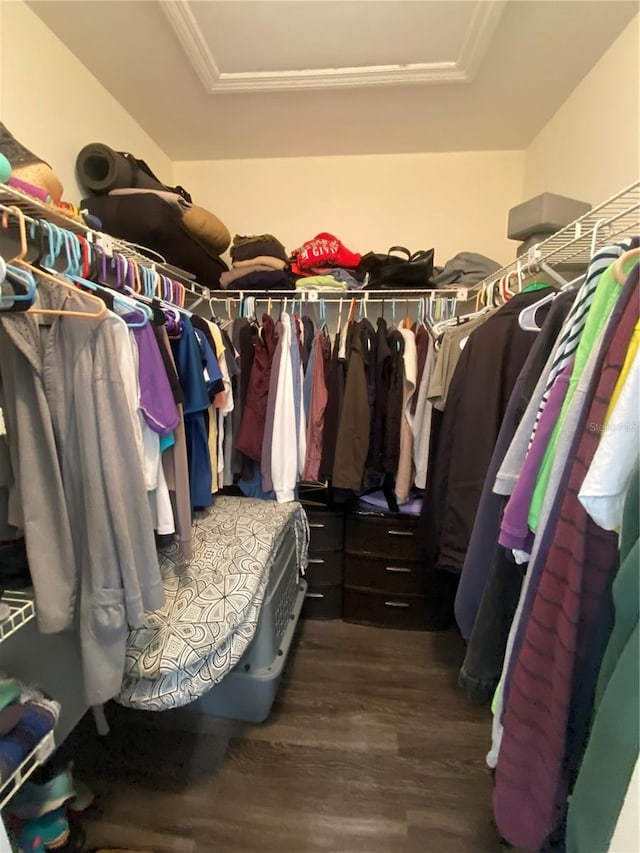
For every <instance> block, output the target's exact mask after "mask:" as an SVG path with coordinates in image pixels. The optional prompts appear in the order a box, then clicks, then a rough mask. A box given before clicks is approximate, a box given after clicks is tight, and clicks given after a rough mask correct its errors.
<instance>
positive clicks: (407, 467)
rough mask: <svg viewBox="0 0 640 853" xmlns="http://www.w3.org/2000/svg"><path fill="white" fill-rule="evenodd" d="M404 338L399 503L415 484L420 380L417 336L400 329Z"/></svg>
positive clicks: (406, 496)
mask: <svg viewBox="0 0 640 853" xmlns="http://www.w3.org/2000/svg"><path fill="white" fill-rule="evenodd" d="M400 334H401V335H402V337H403V339H404V347H403V359H402V361H403V380H402V420H401V425H400V452H399V454H398V470H397V472H396V490H395V492H396V499H397V501H398V503H399V504H405V503H407V502H408V500H409V492H410V490H411V486H412V485H413V479H414V470H413V429H414V427H413V422H414V415H412V414H411V404H412V402H413V398H414V397H415V392H416V387H417V381H418V352H417V349H416V336H415V334H414V333H413V332H412V331H411V329H400Z"/></svg>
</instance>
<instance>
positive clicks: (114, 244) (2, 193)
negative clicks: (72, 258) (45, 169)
mask: <svg viewBox="0 0 640 853" xmlns="http://www.w3.org/2000/svg"><path fill="white" fill-rule="evenodd" d="M7 207H17V208H19V209H20V210H21V211H22V212H23V213H24V215H25V219H26V220H27V222H36V221H37V220H39V219H45V220H46V221H47V222H51V223H53V224H54V225H57V226H58V227H60V228H65V229H66V230H67V231H71V232H72V233H73V234H82V235H83V236H85V237H87V238H88V239H91V240H93V241H94V242H95V241H96V240H97V239H100V240H104V236H105V235H103V234H102V232H99V231H95V230H93V229H92V228H89V227H88V226H87V225H85V224H84V222H79V221H78V220H77V219H72V218H71V217H70V216H66V215H65V214H64V213H62V212H61V211H60V210H59V209H58V208H56V207H53V206H52V205H50V204H44V203H43V202H40V201H38V199H35V198H32V197H31V196H29V195H26V193H23V192H20V191H19V190H16V189H15V188H14V187H10V186H7V184H2V183H0V209H6V208H7ZM106 237H107V239H108V241H109V243H110V248H111V249H112V251H115V252H117V253H118V254H120V255H122V256H123V257H125V258H128V259H130V260H133V261H136V262H137V263H138V264H141V265H143V266H150V265H153V266H154V267H155V268H156V269H157V270H158V272H159V273H163V274H164V275H166V276H168V277H169V278H175V279H177V280H178V281H179V282H181V283H182V284H184V285H185V287H186V288H187V289H189V290H191V292H192V293H195V294H197V295H202V292H203V291H204V292H206V293H208V288H206V287H203V286H202V285H199V284H198V283H197V282H196V281H195V276H194V275H192V274H191V273H190V272H187V271H186V270H183V269H180V268H179V267H175V266H173V264H169V263H167V261H166V260H165V258H164V257H163V256H162V255H161V254H159V253H158V252H155V251H154V250H153V249H147V248H145V247H144V246H138V245H136V244H134V243H129V242H128V241H127V240H121V239H119V238H116V237H110V236H109V235H106Z"/></svg>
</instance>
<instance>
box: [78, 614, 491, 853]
mask: <svg viewBox="0 0 640 853" xmlns="http://www.w3.org/2000/svg"><path fill="white" fill-rule="evenodd" d="M462 655H463V648H462V642H461V640H460V639H459V637H458V636H457V635H456V634H454V633H453V632H449V633H446V634H438V633H436V634H430V633H414V632H401V631H386V630H382V629H377V628H364V627H360V626H357V625H349V624H346V623H343V622H304V623H302V624H301V627H300V629H299V633H298V638H297V645H296V648H295V651H293V652H292V656H291V658H290V660H289V662H288V667H287V672H286V675H285V677H284V678H283V681H282V684H281V686H280V691H279V695H278V698H277V699H276V704H275V706H274V708H273V711H272V714H271V717H270V718H269V720H268V721H267V722H266V723H264V724H262V725H260V726H252V725H246V724H241V723H237V722H231V721H224V720H219V719H213V718H207V717H201V716H198V715H196V714H194V713H192V712H190V711H188V710H186V709H182V710H180V711H175V712H174V711H171V712H165V713H162V714H149V713H143V712H136V711H130V710H127V709H124V708H120V707H118V706H115V705H111V706H109V708H107V716H108V719H109V721H110V723H111V726H112V733H111V734H110V735H109V737H107V738H104V739H100V738H98V737H97V735H96V734H95V729H94V726H93V719H92V717H91V716H90V715H88V716H87V717H85V719H84V720H83V723H82V724H81V726H80V727H79V728H78V729H77V730H76V731H75V732H74V733H73V735H72V736H71V738H70V739H69V741H68V742H67V744H66V746H65V752H67V753H68V754H70V755H72V756H73V760H74V768H75V773H76V775H77V776H79V777H81V778H82V779H83V780H84V781H86V782H87V783H88V784H90V785H91V786H92V788H93V789H94V790H95V791H96V793H97V794H98V795H99V804H98V806H97V808H96V809H95V811H94V812H93V814H92V815H91V817H90V818H89V817H87V819H86V822H85V826H86V828H87V832H88V837H89V841H90V843H91V844H92V845H94V846H95V845H97V844H110V845H113V846H116V845H118V846H122V847H130V848H135V849H143V850H147V851H154V853H169V851H171V853H214V851H222V853H233V851H247V852H248V851H286V852H287V853H288V852H289V851H291V853H306V851H331V853H351V851H366V852H367V853H409V852H411V853H413V851H415V853H484V851H487V853H489V851H497V850H499V849H500V846H499V843H498V839H497V836H496V833H495V829H494V828H493V825H492V815H491V780H490V776H489V773H488V771H487V769H486V767H485V765H484V755H485V753H486V751H487V744H488V740H489V733H490V717H489V712H488V711H487V709H485V708H476V707H473V706H471V705H469V704H468V702H467V700H466V698H465V696H464V694H463V693H462V692H461V691H460V690H459V689H458V687H457V684H456V680H457V671H458V667H459V665H460V662H461V659H462Z"/></svg>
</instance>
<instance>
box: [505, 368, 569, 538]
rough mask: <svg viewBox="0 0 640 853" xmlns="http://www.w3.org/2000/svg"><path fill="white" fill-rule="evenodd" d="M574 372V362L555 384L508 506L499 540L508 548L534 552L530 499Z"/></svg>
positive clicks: (565, 369) (559, 375) (558, 377)
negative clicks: (529, 521)
mask: <svg viewBox="0 0 640 853" xmlns="http://www.w3.org/2000/svg"><path fill="white" fill-rule="evenodd" d="M572 370H573V359H571V361H570V362H569V364H567V365H566V367H565V368H564V370H563V371H562V372H561V373H560V374H558V376H557V378H556V381H555V382H554V383H553V387H552V389H551V393H550V394H549V399H548V401H547V405H546V406H545V408H544V411H543V413H542V417H541V418H540V422H539V424H538V428H537V430H536V434H535V437H534V439H533V442H532V443H531V447H530V448H529V451H528V453H527V455H526V457H525V460H524V462H523V464H522V470H521V471H520V476H519V477H518V482H517V483H516V485H515V487H514V489H513V492H512V493H511V497H510V498H509V502H508V503H507V505H506V507H505V510H504V515H503V516H502V522H501V524H500V535H499V537H498V542H499V543H500V544H501V545H502V546H504V547H505V548H514V549H518V550H520V551H526V552H527V553H531V549H532V547H533V533H532V532H531V530H529V525H528V516H529V507H530V506H531V497H532V495H533V490H534V489H535V486H536V480H537V478H538V471H539V469H540V464H541V462H542V458H543V457H544V453H545V450H546V448H547V444H548V443H549V437H550V435H551V433H552V432H553V428H554V427H555V425H556V421H557V420H558V416H559V414H560V410H561V409H562V404H563V402H564V398H565V397H566V394H567V388H568V386H569V380H570V379H571V371H572Z"/></svg>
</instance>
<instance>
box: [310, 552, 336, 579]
mask: <svg viewBox="0 0 640 853" xmlns="http://www.w3.org/2000/svg"><path fill="white" fill-rule="evenodd" d="M343 577H344V556H343V553H342V551H315V550H310V551H309V565H308V566H307V569H306V571H305V578H306V579H307V582H308V584H309V586H336V585H337V584H342V579H343Z"/></svg>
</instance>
